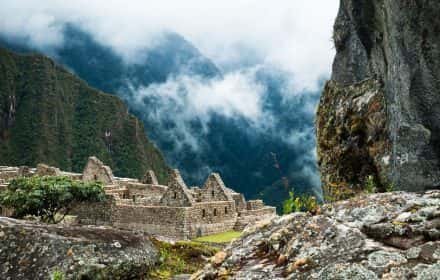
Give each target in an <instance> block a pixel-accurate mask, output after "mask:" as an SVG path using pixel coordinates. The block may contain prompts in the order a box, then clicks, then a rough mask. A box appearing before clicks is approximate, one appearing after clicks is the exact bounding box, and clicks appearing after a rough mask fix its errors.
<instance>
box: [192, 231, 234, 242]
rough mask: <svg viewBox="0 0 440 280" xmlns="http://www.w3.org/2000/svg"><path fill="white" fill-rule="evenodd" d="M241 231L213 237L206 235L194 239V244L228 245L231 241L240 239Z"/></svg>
mask: <svg viewBox="0 0 440 280" xmlns="http://www.w3.org/2000/svg"><path fill="white" fill-rule="evenodd" d="M241 234H242V232H241V231H227V232H222V233H218V234H213V235H207V236H203V237H199V238H196V239H194V241H196V242H207V243H229V242H231V240H232V239H235V238H238V237H240V236H241Z"/></svg>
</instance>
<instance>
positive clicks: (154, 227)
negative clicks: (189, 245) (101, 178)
mask: <svg viewBox="0 0 440 280" xmlns="http://www.w3.org/2000/svg"><path fill="white" fill-rule="evenodd" d="M185 211H186V208H184V207H163V206H141V205H117V206H116V207H115V208H114V212H113V213H114V215H113V225H114V226H115V227H117V228H122V229H132V230H141V231H144V232H147V233H150V234H155V235H164V236H168V237H174V238H177V239H187V238H188V235H189V232H188V230H187V229H186V224H185V218H186V213H185Z"/></svg>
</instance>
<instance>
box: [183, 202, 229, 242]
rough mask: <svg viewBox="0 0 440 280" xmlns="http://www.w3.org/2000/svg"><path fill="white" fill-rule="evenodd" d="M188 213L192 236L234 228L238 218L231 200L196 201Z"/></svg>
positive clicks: (188, 224) (188, 223)
mask: <svg viewBox="0 0 440 280" xmlns="http://www.w3.org/2000/svg"><path fill="white" fill-rule="evenodd" d="M186 213H187V221H186V222H187V228H188V230H189V235H190V238H194V237H199V236H203V235H210V234H215V233H220V232H224V231H228V230H232V229H233V228H234V225H235V222H236V220H237V212H236V210H235V204H234V202H231V201H216V202H203V203H196V204H195V205H194V206H193V207H191V208H188V209H187V211H186Z"/></svg>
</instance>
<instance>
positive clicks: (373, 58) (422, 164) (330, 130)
mask: <svg viewBox="0 0 440 280" xmlns="http://www.w3.org/2000/svg"><path fill="white" fill-rule="evenodd" d="M439 12H440V3H439V2H436V1H409V2H408V1H354V0H343V1H341V6H340V10H339V14H338V17H337V20H336V23H335V26H334V36H333V38H334V42H335V47H336V50H337V55H336V58H335V60H334V64H333V73H332V77H331V81H329V82H328V83H327V86H326V88H325V90H324V93H323V95H322V97H321V102H320V106H319V110H318V116H317V135H318V154H319V162H320V167H321V171H322V179H323V183H324V184H325V185H326V186H327V187H326V188H327V189H330V190H328V192H329V193H332V191H333V190H331V189H332V188H333V189H334V190H335V191H339V192H341V190H346V191H348V192H352V191H354V192H356V191H358V190H359V189H361V188H362V185H363V184H364V183H365V181H366V178H368V177H369V176H371V177H370V178H371V179H372V180H374V181H375V182H374V183H375V184H376V185H377V186H378V188H379V189H382V190H384V189H386V188H387V187H389V186H394V187H395V188H399V189H403V190H408V191H422V190H427V189H433V188H439V187H440V183H439V182H440V150H439V147H440V146H439V140H440V129H439V128H440V106H439V102H440V97H439V96H440V95H439V92H440V82H439V81H440V64H439V63H440V62H439V59H438V58H439V54H440V47H439V46H440V35H439V32H438V31H439V30H440V19H439V17H438V13H439ZM371 179H370V181H371Z"/></svg>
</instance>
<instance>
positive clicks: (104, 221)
mask: <svg viewBox="0 0 440 280" xmlns="http://www.w3.org/2000/svg"><path fill="white" fill-rule="evenodd" d="M115 206H116V201H115V199H114V198H113V196H107V199H106V201H104V202H97V203H80V204H78V205H77V206H75V208H74V209H73V210H72V211H71V214H72V215H75V216H77V222H78V223H79V224H84V225H112V224H113V212H114V208H115Z"/></svg>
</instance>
